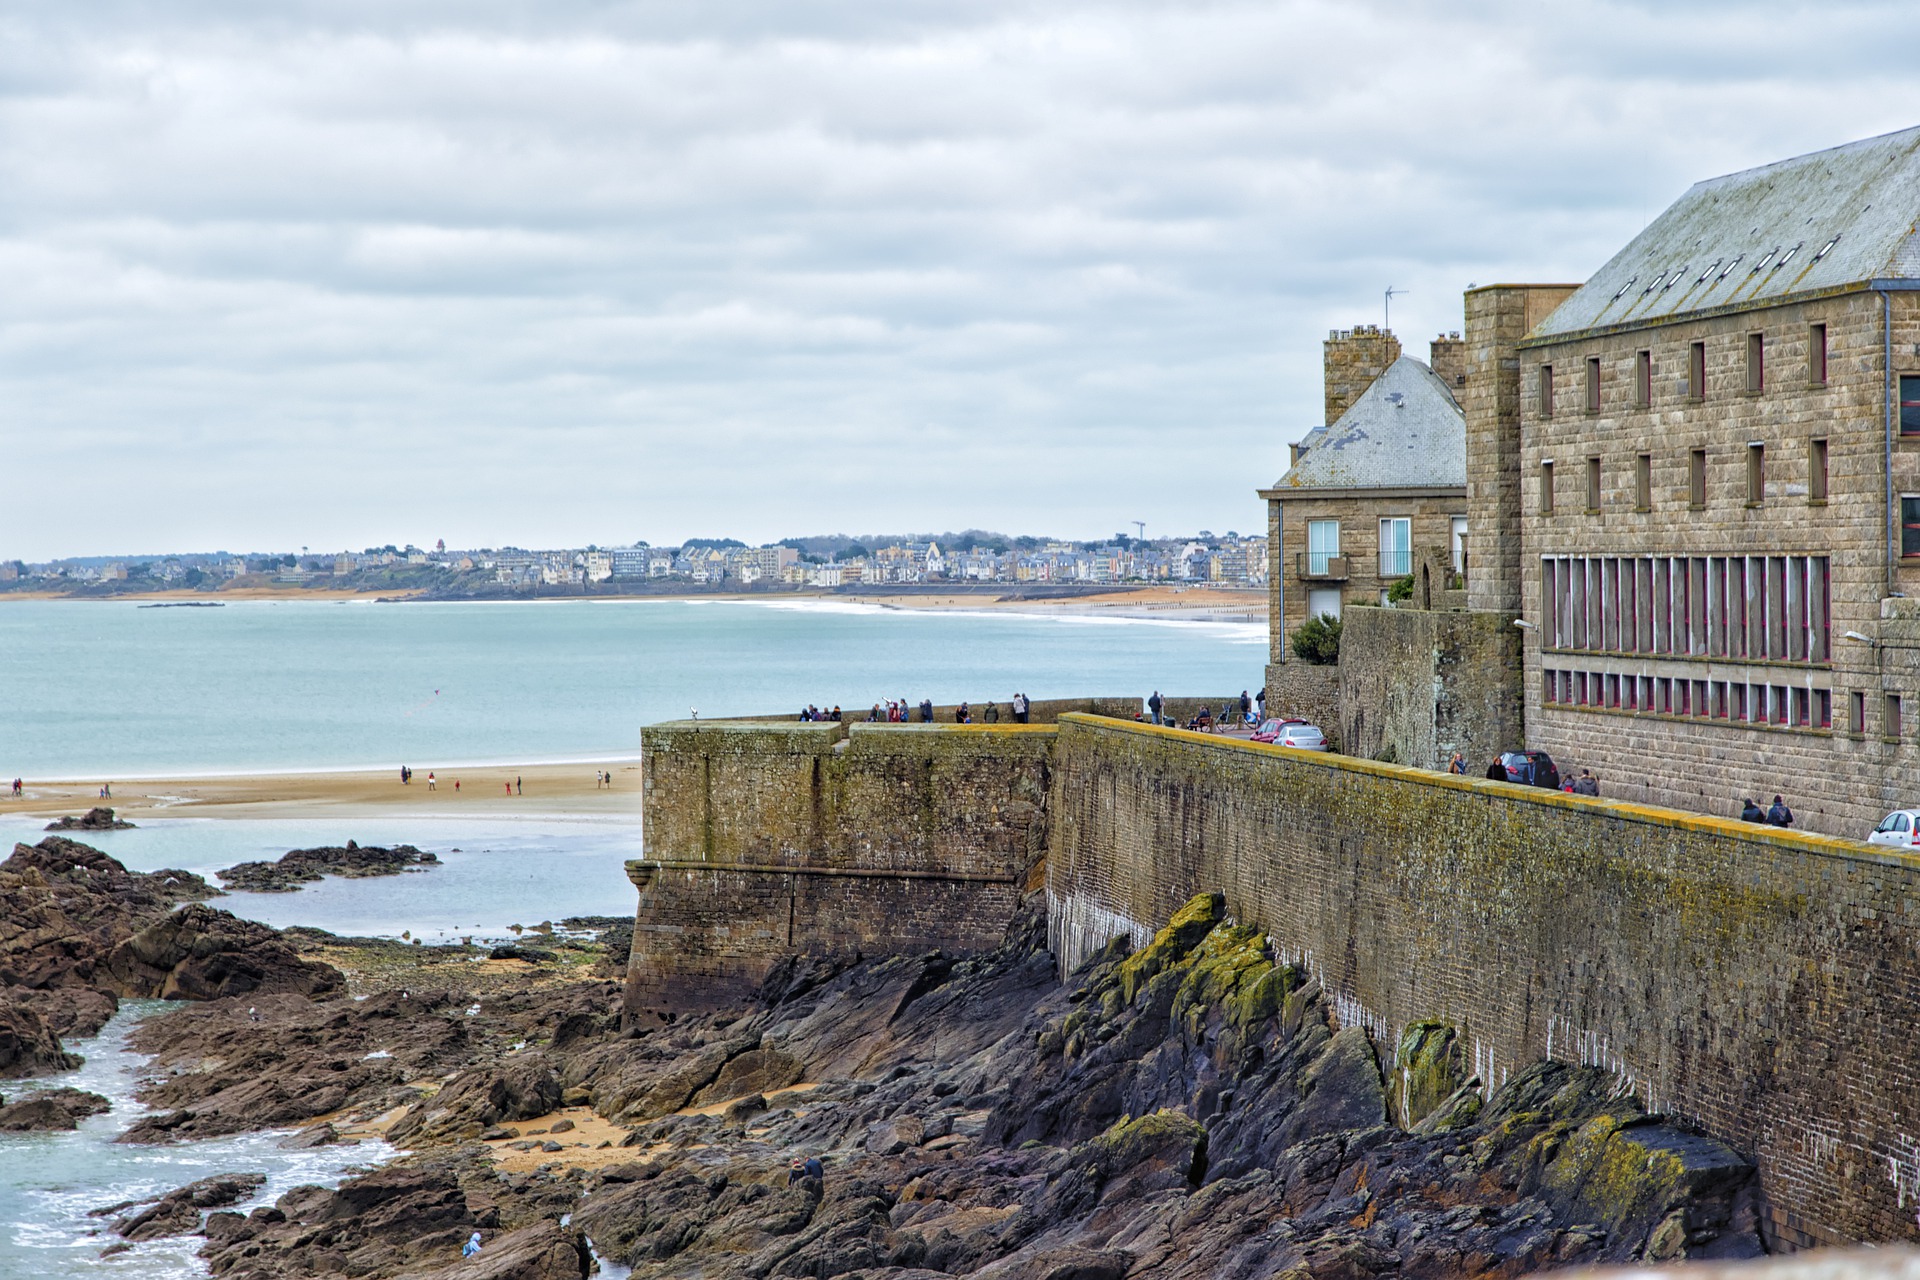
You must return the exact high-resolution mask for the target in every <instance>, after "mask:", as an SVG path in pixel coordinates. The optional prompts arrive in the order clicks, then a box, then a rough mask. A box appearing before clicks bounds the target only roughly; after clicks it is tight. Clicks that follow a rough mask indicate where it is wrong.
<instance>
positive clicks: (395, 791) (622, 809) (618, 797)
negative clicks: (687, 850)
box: [0, 759, 640, 839]
mask: <svg viewBox="0 0 1920 1280" xmlns="http://www.w3.org/2000/svg"><path fill="white" fill-rule="evenodd" d="M601 769H604V770H605V771H606V772H608V773H611V774H612V775H613V787H612V788H611V789H610V790H609V789H607V788H605V787H598V786H596V785H595V783H594V774H595V772H596V771H597V770H601ZM434 773H435V774H436V778H435V783H434V786H433V788H432V789H429V788H428V786H427V769H426V768H425V767H424V766H423V767H421V768H420V769H419V770H418V771H417V772H416V773H415V774H414V778H413V781H412V783H410V784H408V785H404V786H403V785H402V784H401V782H400V775H399V770H398V769H381V770H377V771H376V770H366V771H357V772H340V773H332V772H321V773H288V774H252V775H248V774H235V775H228V776H221V777H199V778H124V779H123V778H114V779H111V780H110V781H111V785H112V788H113V796H112V798H111V799H104V800H103V799H101V798H100V786H101V781H96V780H67V781H60V780H54V781H38V780H35V779H31V778H29V779H26V780H25V781H26V786H25V795H24V796H22V797H21V798H20V799H17V800H16V799H14V798H13V797H12V796H11V795H8V794H4V793H0V813H18V814H28V815H32V816H34V817H39V816H42V815H44V816H45V817H46V818H47V819H48V820H49V821H51V820H52V819H54V818H58V817H61V816H62V815H65V814H74V815H79V814H82V813H85V812H86V811H87V810H88V809H90V808H92V807H93V806H95V805H111V806H112V807H113V810H114V812H115V813H116V814H118V815H119V816H120V817H122V818H126V819H129V820H131V821H134V822H138V821H140V820H141V819H142V818H153V817H160V816H166V817H175V818H182V817H194V818H316V817H335V816H340V817H345V816H352V815H356V814H361V813H371V814H386V815H402V814H404V815H406V816H409V817H423V818H438V817H445V818H511V817H516V816H523V815H524V816H532V815H541V816H547V815H552V814H568V815H577V816H580V817H587V818H610V819H620V818H632V819H633V820H635V821H638V820H639V817H640V763H639V761H638V760H633V759H627V760H620V759H609V760H607V761H605V762H604V763H599V762H588V763H585V764H535V765H525V766H515V765H487V766H483V767H481V768H475V769H435V770H434ZM516 778H517V779H519V782H520V789H519V790H518V791H517V792H513V791H510V790H509V788H510V787H511V785H512V784H513V782H514V780H515V779H516ZM8 781H11V779H8ZM456 782H458V783H459V789H458V790H456V789H455V786H454V784H455V783H456ZM80 838H81V839H85V835H84V833H82V834H81V836H80Z"/></svg>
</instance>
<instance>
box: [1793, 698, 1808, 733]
mask: <svg viewBox="0 0 1920 1280" xmlns="http://www.w3.org/2000/svg"><path fill="white" fill-rule="evenodd" d="M1791 692H1792V697H1793V701H1792V706H1793V724H1794V725H1795V726H1797V727H1798V728H1801V729H1804V728H1806V727H1807V724H1808V722H1809V721H1810V720H1811V719H1812V712H1811V708H1809V707H1808V705H1807V704H1808V701H1809V699H1808V697H1807V691H1806V690H1805V689H1794V690H1792V691H1791Z"/></svg>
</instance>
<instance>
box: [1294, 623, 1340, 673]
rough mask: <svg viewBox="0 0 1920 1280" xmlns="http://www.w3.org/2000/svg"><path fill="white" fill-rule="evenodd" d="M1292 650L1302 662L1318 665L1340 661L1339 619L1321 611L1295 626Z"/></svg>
mask: <svg viewBox="0 0 1920 1280" xmlns="http://www.w3.org/2000/svg"><path fill="white" fill-rule="evenodd" d="M1293 652H1294V655H1295V656H1296V657H1298V658H1299V659H1300V660H1301V661H1302V662H1310V663H1312V664H1314V665H1315V666H1319V667H1324V666H1331V665H1332V664H1333V663H1336V662H1338V661H1340V619H1338V618H1336V617H1334V616H1333V615H1332V614H1330V613H1323V614H1320V615H1319V616H1318V617H1313V618H1308V619H1307V620H1306V621H1305V622H1303V623H1301V624H1300V625H1299V626H1297V627H1295V628H1294V629H1293Z"/></svg>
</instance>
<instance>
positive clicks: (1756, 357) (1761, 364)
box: [1747, 333, 1767, 391]
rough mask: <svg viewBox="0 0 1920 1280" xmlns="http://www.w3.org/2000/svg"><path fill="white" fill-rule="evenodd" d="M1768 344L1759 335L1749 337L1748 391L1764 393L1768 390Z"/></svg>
mask: <svg viewBox="0 0 1920 1280" xmlns="http://www.w3.org/2000/svg"><path fill="white" fill-rule="evenodd" d="M1766 361H1767V343H1766V339H1765V338H1764V337H1763V336H1762V335H1760V334H1757V333H1750V334H1748V335H1747V390H1749V391H1764V390H1766V388H1767V364H1766Z"/></svg>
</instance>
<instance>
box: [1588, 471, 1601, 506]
mask: <svg viewBox="0 0 1920 1280" xmlns="http://www.w3.org/2000/svg"><path fill="white" fill-rule="evenodd" d="M1599 509H1600V459H1598V458H1588V459H1587V510H1588V511H1598V510H1599Z"/></svg>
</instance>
